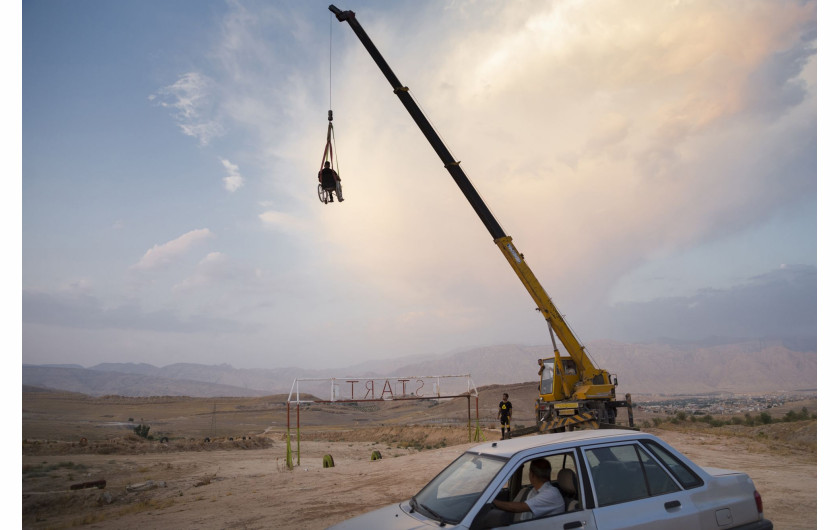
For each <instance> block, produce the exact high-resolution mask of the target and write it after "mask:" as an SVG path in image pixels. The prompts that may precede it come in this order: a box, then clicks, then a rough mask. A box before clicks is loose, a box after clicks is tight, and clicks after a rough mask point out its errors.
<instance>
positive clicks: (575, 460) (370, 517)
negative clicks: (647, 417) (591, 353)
mask: <svg viewBox="0 0 840 530" xmlns="http://www.w3.org/2000/svg"><path fill="white" fill-rule="evenodd" d="M537 458H545V459H547V460H548V462H549V463H550V464H551V470H552V471H551V473H552V478H554V477H556V478H558V480H557V481H552V482H551V483H546V485H543V487H549V486H548V484H550V487H556V488H558V489H559V490H560V492H561V493H562V496H563V499H564V500H565V507H563V510H564V511H563V513H561V514H560V515H548V516H543V517H532V518H528V516H530V515H532V514H530V513H528V514H527V515H525V516H524V517H523V516H522V515H514V514H512V513H509V512H505V511H502V510H500V509H498V508H496V507H495V506H494V505H493V501H494V500H496V499H499V500H505V501H518V500H521V499H523V498H524V494H525V493H526V492H527V491H528V490H529V489H530V488H531V486H530V484H529V473H528V469H529V466H528V464H529V462H531V461H532V460H535V459H537ZM555 497H556V495H555ZM762 512H763V507H762V502H761V495H759V493H758V491H757V490H756V489H755V485H754V484H753V481H752V480H751V479H750V477H749V476H747V475H746V474H745V473H740V472H737V471H729V470H725V469H713V468H701V467H700V466H697V465H695V464H694V463H693V462H691V461H690V460H689V459H688V458H686V457H685V456H684V455H682V454H680V452H679V451H677V450H675V449H674V448H673V447H671V446H669V445H668V444H667V443H665V442H663V441H662V440H660V439H659V438H657V437H656V436H653V435H651V434H645V433H640V432H636V431H628V430H587V431H575V432H567V433H557V434H542V435H537V436H528V437H522V438H514V439H512V440H502V441H498V442H488V443H483V444H480V445H477V446H475V447H473V448H472V449H470V450H469V451H467V452H465V453H464V454H462V455H461V456H459V457H458V458H457V459H456V460H455V461H454V462H452V463H451V464H449V465H448V466H447V467H446V469H444V470H443V471H441V472H440V474H438V476H436V477H435V478H434V479H432V481H431V482H429V483H428V484H426V486H425V487H424V488H423V489H422V490H420V492H419V493H417V495H415V496H414V497H412V498H411V499H410V500H407V501H405V502H401V503H398V504H393V505H391V506H388V507H386V508H382V509H380V510H376V511H373V512H370V513H367V514H364V515H360V516H358V517H355V518H353V519H349V520H347V521H344V522H342V523H339V524H338V525H336V526H334V527H333V528H339V529H366V530H367V529H376V528H394V529H400V528H430V527H448V528H464V529H466V528H471V529H482V528H496V527H500V526H511V527H516V528H522V529H533V528H562V529H573V528H582V529H584V530H596V529H598V530H605V529H618V528H628V529H630V528H632V529H644V530H656V529H662V530H672V529H679V530H707V529H737V530H772V528H773V523H771V522H770V521H769V520H767V519H765V518H764V514H763V513H762Z"/></svg>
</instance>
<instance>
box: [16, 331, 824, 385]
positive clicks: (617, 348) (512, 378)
mask: <svg viewBox="0 0 840 530" xmlns="http://www.w3.org/2000/svg"><path fill="white" fill-rule="evenodd" d="M587 352H589V354H590V357H591V358H592V359H593V360H594V361H595V363H596V365H598V366H600V367H601V368H605V369H607V370H609V371H610V372H611V373H613V374H614V375H616V376H617V377H618V380H619V387H618V392H619V394H620V395H623V394H624V393H628V392H629V393H633V394H681V393H709V392H736V393H741V392H773V391H780V390H810V389H816V387H817V354H816V352H801V351H794V350H791V349H789V348H788V347H787V346H786V345H784V344H783V343H781V342H769V341H768V342H765V341H743V342H738V343H732V344H721V343H710V344H709V345H698V344H680V343H664V342H663V343H655V344H627V343H621V342H615V341H605V340H604V341H593V342H592V343H591V344H589V345H587ZM551 355H552V350H551V348H550V347H549V346H523V345H505V346H488V347H483V348H474V349H470V350H465V351H461V352H456V353H452V354H448V355H441V356H436V357H431V356H425V357H423V358H413V359H412V358H402V359H392V360H388V361H382V362H375V361H374V362H371V361H369V362H365V363H363V364H359V365H354V366H349V367H345V368H336V369H334V370H304V369H299V368H275V369H259V370H258V369H239V368H234V367H232V366H230V365H228V364H221V365H213V366H208V365H202V364H191V363H178V364H171V365H168V366H164V367H160V368H158V367H156V366H152V365H149V364H135V363H105V364H100V365H97V366H94V367H92V368H87V369H86V368H81V367H77V366H75V365H70V366H64V367H59V366H54V365H53V366H36V365H24V366H23V381H22V383H23V385H29V386H33V387H38V388H42V389H43V388H52V389H57V390H67V391H72V392H80V393H84V394H88V395H93V396H101V395H108V394H119V395H124V396H153V395H186V396H194V397H216V396H219V397H222V396H260V395H272V394H282V393H287V392H289V390H290V389H291V385H292V382H293V381H294V378H295V377H323V378H328V377H345V376H354V377H392V376H409V375H410V376H431V375H455V374H471V375H472V379H473V381H474V383H475V384H476V385H477V386H484V385H492V384H514V383H523V382H529V381H536V380H537V359H538V358H540V357H549V356H551Z"/></svg>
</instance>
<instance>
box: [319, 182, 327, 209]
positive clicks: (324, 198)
mask: <svg viewBox="0 0 840 530" xmlns="http://www.w3.org/2000/svg"><path fill="white" fill-rule="evenodd" d="M318 200H319V201H321V202H322V203H324V204H327V202H328V201H329V200H330V196H329V194H328V193H327V190H325V189H324V187H323V186H321V185H320V184H318Z"/></svg>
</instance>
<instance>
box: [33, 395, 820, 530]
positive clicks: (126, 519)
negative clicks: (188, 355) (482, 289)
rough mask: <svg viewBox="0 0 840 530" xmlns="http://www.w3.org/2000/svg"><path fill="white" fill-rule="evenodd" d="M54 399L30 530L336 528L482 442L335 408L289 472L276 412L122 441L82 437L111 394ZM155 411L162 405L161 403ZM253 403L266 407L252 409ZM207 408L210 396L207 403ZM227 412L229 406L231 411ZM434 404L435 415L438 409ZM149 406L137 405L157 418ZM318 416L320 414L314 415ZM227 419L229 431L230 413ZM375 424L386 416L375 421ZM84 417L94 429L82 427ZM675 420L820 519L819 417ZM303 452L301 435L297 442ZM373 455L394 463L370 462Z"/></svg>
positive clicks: (791, 522) (720, 458) (163, 424)
mask: <svg viewBox="0 0 840 530" xmlns="http://www.w3.org/2000/svg"><path fill="white" fill-rule="evenodd" d="M39 399H40V398H39ZM54 401H55V400H54ZM58 402H61V403H65V400H61V399H59V400H58ZM43 403H46V401H43V400H41V401H38V400H36V399H29V400H27V399H26V397H25V399H24V434H25V435H26V434H27V433H30V435H31V433H47V432H49V431H50V429H52V430H53V433H54V434H56V436H55V437H54V438H53V439H52V440H48V439H38V440H33V439H31V438H29V439H27V438H25V440H24V444H23V455H22V461H23V473H22V526H23V527H24V528H72V527H77V526H85V527H89V528H107V529H111V528H119V529H121V530H123V529H133V528H138V529H139V528H143V529H147V528H167V527H168V528H202V529H216V528H218V529H222V528H225V529H227V528H243V529H244V528H249V529H255V528H300V529H320V528H325V527H328V526H330V525H332V524H335V523H338V522H340V521H342V520H344V519H347V518H349V517H352V516H355V515H359V514H362V513H364V512H367V511H370V510H373V509H376V508H379V507H382V506H385V505H388V504H391V503H394V502H398V501H401V500H405V499H407V498H409V497H411V496H412V495H413V494H415V493H416V492H417V491H418V490H419V489H420V488H421V487H422V486H423V485H424V484H425V483H426V482H428V481H429V480H430V479H431V478H432V477H433V476H434V475H436V474H437V473H438V472H439V471H440V470H441V469H442V468H443V467H445V466H446V465H447V464H448V463H449V462H451V461H452V460H453V459H454V458H455V457H456V456H458V455H459V454H460V453H462V452H463V451H464V450H466V449H467V448H469V447H471V445H473V444H471V443H466V442H467V440H468V439H469V435H470V434H474V431H472V432H471V431H470V430H469V429H467V428H465V426H463V425H455V426H445V425H442V426H411V425H406V422H405V421H404V420H400V418H403V416H402V414H403V412H402V411H400V412H399V413H398V414H394V415H390V416H389V415H388V414H385V415H382V416H375V415H373V416H371V414H372V413H368V414H367V416H366V417H365V418H356V419H354V420H353V421H352V422H351V425H341V422H339V420H340V419H341V420H342V421H344V423H347V421H346V420H347V417H346V416H341V415H338V416H337V418H336V419H335V421H334V422H333V424H332V425H327V423H328V422H327V420H326V416H325V417H323V418H322V417H319V419H318V422H320V423H321V424H322V425H321V427H316V426H313V425H308V426H305V427H304V429H303V434H302V441H301V442H300V466H296V467H295V468H294V469H293V470H289V469H286V467H285V466H284V463H285V459H286V440H285V426H280V425H278V423H281V422H279V421H276V420H278V418H277V414H276V413H274V414H273V415H271V416H270V417H271V418H273V420H272V421H270V422H266V423H263V424H262V427H261V428H259V429H257V430H253V429H252V430H250V431H249V433H250V434H247V435H244V436H238V435H237V436H233V435H232V432H233V431H231V436H228V434H225V435H224V436H225V437H219V438H216V439H213V440H212V441H211V442H204V441H203V440H204V439H203V438H200V437H199V435H198V432H199V431H194V432H192V431H188V430H187V427H185V426H186V425H192V424H193V423H195V422H196V421H197V420H196V419H195V411H187V410H186V409H184V410H176V408H173V409H172V411H171V414H170V413H167V414H168V415H167V417H166V418H164V419H159V420H156V423H155V425H156V426H158V427H160V428H161V429H164V430H163V431H162V432H177V431H181V430H183V431H184V432H186V433H187V434H186V435H185V436H183V437H181V438H178V439H173V440H172V441H167V442H166V443H161V442H160V440H156V441H154V442H153V441H141V440H139V439H135V438H134V437H133V436H134V435H132V434H130V433H129V434H124V433H125V428H124V427H123V430H122V431H119V432H121V433H123V434H120V435H119V436H116V437H115V436H114V432H116V431H110V430H107V429H106V430H104V431H102V434H101V435H97V436H91V439H90V440H86V441H85V443H84V444H83V443H81V440H80V439H79V438H78V437H77V434H78V432H90V433H98V432H99V431H97V430H96V429H93V428H91V425H93V424H96V423H97V422H101V421H107V422H109V424H110V422H112V421H115V420H117V419H120V418H121V417H122V416H123V415H125V414H122V412H120V411H119V410H118V409H113V410H112V409H111V408H110V407H111V406H112V405H111V404H110V402H109V401H107V400H99V401H92V402H91V403H93V404H92V405H91V404H89V403H87V402H86V401H84V400H82V399H81V398H79V401H77V402H75V403H74V404H73V405H72V406H69V405H68V406H67V408H56V405H55V403H53V402H51V403H50V404H49V406H42V404H43ZM252 405H253V407H252ZM121 406H125V403H124V402H123V403H122V405H121ZM149 406H150V407H154V408H155V409H156V410H157V409H160V408H161V407H162V405H161V404H160V403H150V404H149ZM86 407H90V408H86ZM172 407H175V406H174V405H172ZM190 407H193V408H195V407H196V405H195V403H193V402H190ZM249 407H251V408H252V409H253V410H256V411H257V413H252V414H250V415H249V414H246V413H247V410H250V409H249ZM207 408H208V407H207V406H206V404H202V405H201V406H199V407H197V409H201V410H202V411H206V409H207ZM216 408H217V407H216V405H213V409H216ZM222 408H223V407H222V406H221V405H219V406H218V410H219V411H221V410H222ZM262 408H264V404H260V403H256V404H251V405H248V406H244V405H243V404H242V403H239V404H238V405H235V406H234V404H232V405H231V410H234V409H235V410H239V411H242V414H245V415H244V416H242V417H238V419H237V420H236V421H237V423H236V425H237V426H239V427H241V426H242V425H243V424H246V425H248V426H251V427H253V426H255V425H258V424H259V423H260V421H263V420H264V419H265V418H263V417H262V416H261V414H263V411H262ZM421 408H422V410H423V411H426V410H428V408H429V405H427V404H423V405H422V406H421ZM150 410H151V409H142V410H136V411H134V412H133V413H136V414H138V415H141V414H142V415H144V417H145V418H150V417H152V412H150ZM459 410H460V407H459ZM50 411H58V413H56V414H54V413H53V412H50ZM103 412H104V413H103ZM252 412H253V411H252ZM316 413H317V411H314V410H310V411H308V413H307V416H306V418H307V421H309V420H311V418H312V416H314V415H315V414H316ZM424 413H425V412H424ZM202 414H204V412H202ZM74 415H75V416H74ZM283 415H284V416H285V413H283ZM231 416H233V413H232V412H231ZM246 416H247V419H246V420H245V421H244V423H239V422H241V421H242V420H243V418H246ZM58 418H61V420H60V421H59V419H58ZM84 418H88V419H87V420H84ZM207 419H208V416H207V415H206V414H205V415H204V416H202V419H201V421H200V422H199V423H202V422H203V423H202V425H204V426H205V427H206V420H207ZM362 419H366V420H367V421H364V422H362V421H361V420H362ZM94 420H95V421H94ZM218 420H219V422H218V423H219V426H220V428H221V427H223V426H224V425H223V422H222V421H221V420H222V416H221V415H220V416H219V418H218ZM374 420H375V421H377V422H379V423H376V424H374V425H367V424H373V423H374V422H375V421H374ZM380 420H381V421H380ZM85 421H87V423H85ZM123 421H124V420H123ZM214 421H215V420H214ZM62 422H63V423H62ZM310 423H312V422H310ZM360 423H364V424H363V425H361V424H360ZM79 424H82V425H84V426H85V427H84V429H82V431H79V430H78V425H79ZM230 425H233V424H230ZM662 427H664V428H659V429H654V428H649V429H645V430H647V431H648V432H652V433H654V434H656V435H658V436H660V437H661V438H663V439H664V440H666V441H667V442H668V443H670V444H671V445H673V446H674V447H676V448H677V449H679V450H680V451H682V452H683V453H684V454H685V455H687V456H688V457H689V458H691V459H692V460H693V461H695V462H696V463H698V464H700V465H704V466H711V467H722V468H730V469H737V470H740V471H744V472H747V473H748V474H749V475H750V476H751V477H752V479H753V480H754V482H755V484H756V487H757V489H758V491H759V492H760V493H761V495H762V498H763V501H764V509H765V516H766V517H767V518H768V519H770V520H771V521H773V523H774V525H775V528H777V529H786V528H791V529H809V528H816V527H817V453H816V420H809V421H803V422H794V423H775V424H772V425H765V426H761V427H753V428H746V427H743V428H742V427H740V426H739V427H738V428H729V429H727V428H718V429H711V428H704V427H703V426H700V425H689V426H670V425H669V424H667V423H665V422H663V423H662ZM229 428H230V429H233V427H229ZM482 433H483V434H484V436H486V438H487V439H490V440H494V439H497V438H498V437H499V431H498V430H494V429H489V428H486V426H485V425H482ZM170 436H171V435H170ZM173 438H174V437H173ZM57 440H58V441H57ZM60 440H63V441H60ZM296 448H297V444H296V443H292V449H293V450H295V449H296ZM374 451H378V452H379V453H380V454H381V456H382V458H381V459H379V460H371V455H372V453H373V452H374ZM325 455H331V456H332V458H333V460H334V461H335V467H332V468H324V467H323V459H324V456H325ZM293 460H295V461H296V460H297V455H293ZM97 480H104V481H105V482H106V484H105V487H104V488H103V489H99V488H85V489H77V490H71V489H70V487H71V486H72V485H74V484H82V483H85V482H93V481H97Z"/></svg>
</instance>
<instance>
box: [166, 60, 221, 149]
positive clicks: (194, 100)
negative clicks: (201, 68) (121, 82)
mask: <svg viewBox="0 0 840 530" xmlns="http://www.w3.org/2000/svg"><path fill="white" fill-rule="evenodd" d="M211 85H212V83H211V81H210V79H209V78H207V77H205V76H204V75H202V74H201V73H199V72H187V73H185V74H182V75H181V76H180V77H179V78H178V80H177V81H176V82H175V83H173V84H171V85H169V86H166V87H163V88H161V89H160V90H158V91H157V93H155V94H152V95H150V96H149V100H150V101H152V102H154V103H155V104H157V105H158V106H161V107H164V108H168V109H172V110H173V111H174V113H173V115H172V116H173V118H175V121H176V122H177V123H178V127H180V128H181V131H182V132H183V133H184V134H186V135H187V136H191V137H193V138H197V139H198V142H199V144H201V145H207V144H208V143H209V142H210V140H212V139H213V138H215V137H217V136H220V135H221V134H222V133H223V132H224V128H223V127H222V125H221V123H220V122H219V121H218V120H217V119H216V118H214V117H213V116H212V113H213V107H212V99H211V90H210V88H211Z"/></svg>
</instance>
